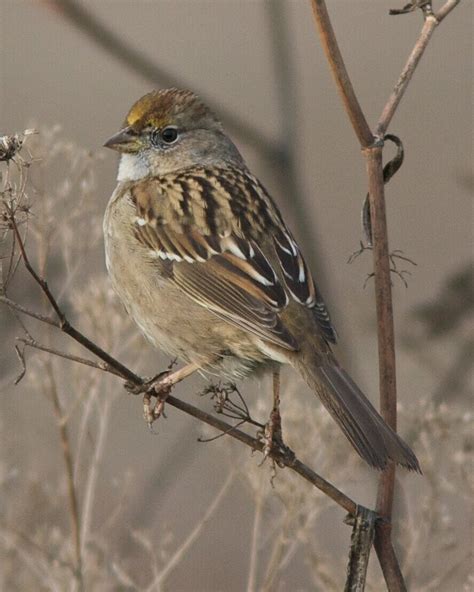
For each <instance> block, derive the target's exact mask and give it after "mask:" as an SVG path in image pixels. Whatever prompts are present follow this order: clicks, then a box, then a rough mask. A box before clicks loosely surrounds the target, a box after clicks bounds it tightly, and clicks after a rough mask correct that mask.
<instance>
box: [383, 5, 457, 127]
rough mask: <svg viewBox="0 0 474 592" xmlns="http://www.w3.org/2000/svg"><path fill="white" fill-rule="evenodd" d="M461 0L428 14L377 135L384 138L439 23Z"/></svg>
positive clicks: (384, 112)
mask: <svg viewBox="0 0 474 592" xmlns="http://www.w3.org/2000/svg"><path fill="white" fill-rule="evenodd" d="M460 1H461V0H448V2H446V3H445V4H444V5H443V6H442V7H441V8H440V9H439V10H438V12H429V13H427V14H426V18H425V22H424V24H423V28H422V29H421V32H420V34H419V37H418V40H417V42H416V43H415V46H414V47H413V49H412V51H411V53H410V55H409V57H408V60H407V62H406V64H405V66H404V68H403V70H402V72H401V74H400V76H399V78H398V80H397V83H396V84H395V87H394V89H393V91H392V94H391V95H390V97H389V99H388V101H387V103H386V105H385V107H384V108H383V111H382V114H381V116H380V119H379V121H378V123H377V128H376V135H377V136H378V137H380V138H383V137H384V135H385V132H386V131H387V129H388V126H389V125H390V122H391V121H392V118H393V116H394V115H395V111H396V110H397V107H398V105H399V103H400V101H401V100H402V98H403V95H404V94H405V91H406V89H407V87H408V85H409V83H410V80H411V78H412V76H413V74H414V72H415V70H416V67H417V66H418V62H419V61H420V59H421V57H422V55H423V53H424V52H425V49H426V47H427V45H428V43H429V41H430V39H431V36H432V35H433V33H434V31H435V29H436V27H437V26H438V25H439V23H440V22H441V21H442V20H443V19H444V18H446V16H447V15H448V14H449V13H450V12H451V11H452V10H453V9H454V8H455V7H456V6H457V5H458V4H459V2H460Z"/></svg>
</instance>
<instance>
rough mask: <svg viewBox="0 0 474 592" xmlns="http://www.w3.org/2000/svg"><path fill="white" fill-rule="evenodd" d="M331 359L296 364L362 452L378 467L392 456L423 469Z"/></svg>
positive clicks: (403, 464)
mask: <svg viewBox="0 0 474 592" xmlns="http://www.w3.org/2000/svg"><path fill="white" fill-rule="evenodd" d="M331 362H332V360H328V361H327V362H325V363H323V364H320V365H313V364H304V365H303V364H298V363H297V364H295V365H296V366H297V368H298V370H299V371H300V372H301V374H302V376H303V378H304V379H305V381H306V382H307V383H308V385H309V386H310V387H311V388H312V389H313V390H314V391H315V392H316V394H317V395H318V396H319V398H320V399H321V402H322V403H323V405H324V406H325V407H326V409H327V410H328V411H329V413H330V414H331V415H332V417H333V418H334V419H335V420H336V422H337V423H338V424H339V426H340V428H341V429H342V431H343V432H344V434H345V435H346V437H347V438H348V440H349V441H350V442H351V444H352V445H353V446H354V448H355V449H356V451H357V452H358V453H359V455H360V456H361V457H362V458H363V459H364V460H365V461H366V462H367V463H368V464H370V465H372V466H373V467H375V468H377V469H381V470H382V469H384V468H385V467H386V465H387V461H388V460H389V459H390V460H393V461H394V462H396V463H397V464H399V465H402V466H403V467H406V468H407V469H409V470H412V471H417V472H419V473H421V469H420V465H419V463H418V460H417V458H416V456H415V454H414V453H413V451H412V450H411V449H410V447H409V446H408V445H407V444H405V442H404V441H403V440H402V439H401V438H400V436H398V435H397V434H396V433H395V432H394V431H393V430H392V428H390V426H388V425H387V423H385V421H384V420H383V418H382V417H381V416H380V415H379V413H377V411H376V410H375V408H374V407H373V405H372V404H371V402H370V401H369V400H368V399H367V398H366V396H365V395H364V393H363V392H362V391H361V390H360V388H359V387H358V386H357V385H356V383H355V382H354V381H353V380H352V378H351V377H350V376H349V374H347V372H346V371H345V370H344V369H343V368H341V367H340V366H339V365H338V364H337V363H336V362H335V361H334V362H332V363H331Z"/></svg>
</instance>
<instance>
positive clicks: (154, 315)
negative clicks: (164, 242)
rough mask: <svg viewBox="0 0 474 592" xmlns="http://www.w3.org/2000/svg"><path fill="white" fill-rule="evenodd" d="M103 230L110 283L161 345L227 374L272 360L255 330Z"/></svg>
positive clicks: (238, 374)
mask: <svg viewBox="0 0 474 592" xmlns="http://www.w3.org/2000/svg"><path fill="white" fill-rule="evenodd" d="M105 236H106V238H105V253H106V265H107V269H108V272H109V276H110V279H111V281H112V285H113V287H114V289H115V291H116V293H117V294H118V296H119V298H120V300H121V301H122V303H123V305H124V306H125V308H126V310H127V312H128V314H129V315H130V316H131V317H132V318H133V320H134V321H135V323H136V324H137V325H138V327H139V329H140V330H141V332H142V333H143V334H144V335H145V337H146V338H147V339H148V340H149V341H150V342H151V343H152V344H153V345H154V346H155V347H156V348H157V349H159V350H161V351H163V352H165V353H167V354H168V355H171V356H173V357H178V358H181V359H182V360H184V361H187V362H195V363H198V364H201V365H202V366H203V367H205V368H206V369H207V370H208V371H210V372H212V373H215V374H217V375H221V376H225V377H227V378H240V377H243V376H246V375H248V374H249V373H251V372H252V371H253V370H255V369H256V368H257V367H260V366H262V365H265V364H266V363H267V362H269V361H270V360H269V359H268V356H267V355H266V354H265V353H264V352H263V351H262V350H261V348H259V347H258V344H257V342H258V340H257V339H255V337H253V335H251V334H250V333H248V332H246V331H243V330H241V329H239V328H238V327H235V326H234V325H232V324H230V323H228V322H226V321H224V320H222V319H220V318H219V317H217V316H216V315H215V314H214V313H213V312H211V311H209V310H207V309H206V308H204V307H203V306H201V305H200V304H197V303H196V302H194V301H193V300H192V299H191V298H190V297H188V296H187V295H186V294H185V293H183V292H182V291H181V290H180V289H179V288H178V287H176V286H174V285H173V284H172V283H171V282H170V281H169V280H168V279H164V278H163V277H162V276H161V275H160V273H159V271H158V269H157V267H156V266H157V261H156V260H152V259H149V261H147V258H146V256H144V253H143V252H140V250H139V248H135V247H134V246H131V245H124V244H123V243H122V241H115V240H114V236H113V234H112V233H105ZM216 358H217V362H216V361H215V360H216ZM211 359H212V360H214V361H213V362H212V363H211V364H209V360H211Z"/></svg>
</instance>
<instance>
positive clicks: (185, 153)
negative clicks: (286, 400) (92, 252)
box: [104, 89, 419, 470]
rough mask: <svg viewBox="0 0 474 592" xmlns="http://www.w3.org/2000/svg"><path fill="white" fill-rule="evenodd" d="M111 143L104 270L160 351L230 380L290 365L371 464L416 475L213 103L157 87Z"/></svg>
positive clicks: (413, 463)
mask: <svg viewBox="0 0 474 592" xmlns="http://www.w3.org/2000/svg"><path fill="white" fill-rule="evenodd" d="M105 146H106V147H108V148H112V149H114V150H116V151H118V152H120V153H121V158H120V165H119V171H118V177H117V181H118V185H117V188H116V189H115V191H114V193H113V195H112V197H111V199H110V201H109V204H108V206H107V210H106V213H105V218H104V235H105V249H106V262H107V268H108V271H109V274H110V277H111V279H112V283H113V285H114V288H115V290H116V291H117V293H118V295H119V297H120V298H121V300H122V302H123V303H124V305H125V307H126V309H127V311H128V312H129V314H130V315H131V316H132V317H133V319H134V320H135V322H136V323H137V325H138V326H139V328H140V329H141V331H142V332H143V333H144V334H145V336H146V337H147V338H148V339H149V340H150V341H151V342H152V344H154V345H155V346H156V347H157V348H159V349H161V350H163V351H164V352H167V353H168V354H171V355H173V356H177V357H179V358H181V359H182V360H184V361H185V362H187V363H188V364H189V365H190V367H191V369H192V368H201V369H203V370H205V371H209V372H212V373H214V374H218V375H221V376H223V377H228V378H240V377H244V376H247V375H249V374H251V373H252V372H255V371H257V370H259V369H269V370H272V371H273V372H277V371H278V368H279V366H280V365H281V364H289V365H290V366H293V368H295V369H296V370H297V371H298V372H299V373H300V374H301V376H302V377H303V379H304V380H305V381H306V382H307V384H308V385H309V386H310V388H311V389H312V390H313V391H314V392H315V393H316V394H317V395H318V396H319V398H320V399H321V401H322V403H323V405H324V406H325V407H326V409H327V410H328V411H329V413H330V414H331V415H332V417H333V418H334V419H335V420H336V422H337V423H338V424H339V426H340V428H341V429H342V431H343V432H344V434H345V435H346V437H347V438H348V439H349V441H350V442H351V444H352V445H353V446H354V448H355V449H356V451H357V452H358V453H359V454H360V456H361V457H362V458H363V459H364V460H366V461H367V462H368V463H369V464H370V465H372V466H374V467H376V468H378V469H383V468H385V466H386V464H387V461H388V460H389V459H390V460H393V461H394V462H396V463H398V464H400V465H402V466H404V467H407V468H408V469H413V470H419V465H418V461H417V459H416V457H415V455H414V454H413V452H412V451H411V450H410V448H409V447H408V446H407V445H406V444H405V443H404V442H403V440H402V439H401V438H400V437H399V436H398V435H397V434H396V433H395V432H394V431H393V430H392V429H391V428H390V427H389V426H388V425H387V424H386V423H385V422H384V420H383V419H382V417H381V416H380V415H379V414H378V413H377V411H376V410H375V409H374V407H373V406H372V404H371V403H370V402H369V401H368V399H367V398H366V397H365V396H364V394H363V393H362V392H361V390H360V389H359V388H358V386H357V385H356V384H355V383H354V381H353V380H352V379H351V377H350V376H349V375H348V374H347V373H346V372H345V371H344V369H343V368H341V366H340V365H339V364H338V362H337V361H336V359H335V357H334V355H333V353H332V352H331V346H330V344H331V343H334V342H335V341H336V333H335V331H334V328H333V325H332V323H331V319H330V317H329V313H328V310H327V308H326V305H325V303H324V301H323V299H322V296H321V294H320V292H319V290H318V288H317V287H316V285H315V283H314V281H313V278H312V276H311V272H310V270H309V269H308V266H307V264H306V263H305V260H304V258H303V255H302V253H301V250H300V248H299V246H298V244H297V242H296V240H295V239H294V237H293V235H292V233H291V232H290V230H289V229H288V227H287V226H286V224H285V222H284V220H283V218H282V216H281V214H280V212H279V210H278V208H277V206H276V205H275V203H274V202H273V200H272V198H271V197H270V196H269V194H268V193H267V191H266V190H265V188H264V187H263V185H262V184H261V183H260V181H259V180H258V179H257V178H256V177H255V176H254V175H253V174H252V173H251V172H250V170H249V169H248V167H247V165H246V164H245V161H244V159H243V158H242V156H241V154H240V153H239V151H238V150H237V148H236V147H235V145H234V144H233V142H232V141H231V140H230V138H229V137H228V136H227V135H226V134H225V132H224V129H223V127H222V125H221V123H220V122H219V121H218V119H217V118H216V117H215V116H214V114H213V113H212V112H211V111H210V110H209V109H208V108H207V107H206V105H205V104H204V103H203V102H202V101H201V100H200V99H199V98H198V97H197V96H196V95H195V94H193V93H191V92H188V91H183V90H176V89H170V90H159V91H154V92H151V93H149V94H147V95H145V96H144V97H142V98H141V99H139V100H138V101H137V102H136V103H135V104H134V105H133V106H132V108H131V109H130V111H129V113H128V115H127V117H126V120H125V123H124V127H123V129H121V130H120V131H119V132H118V133H117V134H115V135H114V136H112V137H111V138H110V139H109V140H108V141H107V142H106V143H105ZM275 398H276V399H277V398H278V394H277V393H275ZM277 402H278V401H277V400H276V402H275V405H276V404H277Z"/></svg>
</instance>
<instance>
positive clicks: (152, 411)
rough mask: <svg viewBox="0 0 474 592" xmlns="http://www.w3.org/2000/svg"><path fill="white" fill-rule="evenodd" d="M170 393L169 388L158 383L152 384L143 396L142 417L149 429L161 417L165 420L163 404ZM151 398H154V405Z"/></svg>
mask: <svg viewBox="0 0 474 592" xmlns="http://www.w3.org/2000/svg"><path fill="white" fill-rule="evenodd" d="M161 379H163V377H161ZM170 392H171V386H168V385H162V384H160V382H159V381H158V384H156V381H155V382H154V383H152V384H151V385H150V387H149V389H148V390H147V391H146V393H145V394H144V395H143V417H144V418H145V421H146V422H147V424H148V427H149V428H150V429H151V428H152V426H153V423H154V422H155V421H156V420H157V419H159V418H160V417H161V416H163V417H165V418H166V414H165V403H166V399H167V398H168V395H169V394H170ZM152 397H156V402H155V404H153V403H152Z"/></svg>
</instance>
